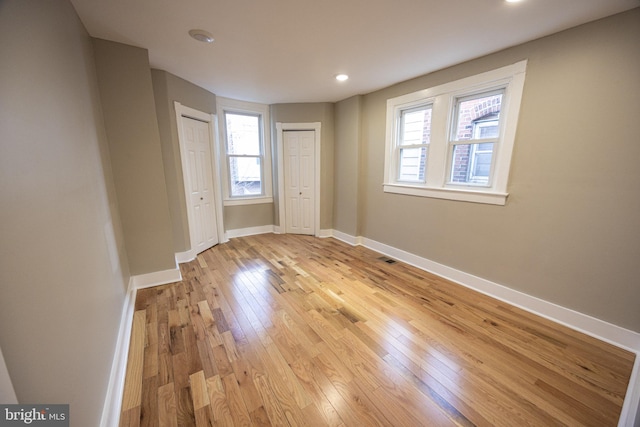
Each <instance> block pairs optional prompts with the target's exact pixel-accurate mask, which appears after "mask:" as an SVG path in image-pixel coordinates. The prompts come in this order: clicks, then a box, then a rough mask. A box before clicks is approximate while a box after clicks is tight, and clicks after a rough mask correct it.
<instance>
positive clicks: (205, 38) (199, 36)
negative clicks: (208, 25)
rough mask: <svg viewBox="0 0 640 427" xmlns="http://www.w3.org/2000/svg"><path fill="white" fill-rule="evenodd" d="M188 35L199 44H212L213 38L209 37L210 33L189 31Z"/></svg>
mask: <svg viewBox="0 0 640 427" xmlns="http://www.w3.org/2000/svg"><path fill="white" fill-rule="evenodd" d="M189 35H190V36H191V37H193V38H194V39H196V40H198V41H199V42H203V43H212V42H213V36H212V35H211V33H208V32H206V31H204V30H190V31H189Z"/></svg>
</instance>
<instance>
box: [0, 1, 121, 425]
mask: <svg viewBox="0 0 640 427" xmlns="http://www.w3.org/2000/svg"><path fill="white" fill-rule="evenodd" d="M0 58H2V59H1V61H0V94H2V95H0V205H1V206H2V207H1V208H0V236H1V238H0V295H1V296H0V347H1V348H2V353H3V355H4V358H5V361H6V364H7V367H8V370H9V373H10V375H11V379H12V381H13V385H14V387H15V391H16V394H17V397H18V399H19V401H20V402H22V403H69V404H70V405H71V419H72V425H74V426H97V425H99V422H100V416H101V413H102V408H103V405H104V402H105V396H106V391H107V384H108V379H109V374H110V370H111V364H112V361H113V359H114V349H115V343H116V336H117V333H118V327H119V322H120V317H121V311H122V307H123V303H124V297H125V288H126V283H127V282H128V278H129V275H128V271H127V266H126V255H125V251H124V246H123V244H122V233H121V230H120V227H119V223H118V215H117V203H116V198H115V196H114V185H113V181H112V178H111V170H110V168H109V153H108V148H107V143H106V136H105V130H104V125H103V123H102V116H101V111H100V109H101V107H100V98H99V95H98V87H97V83H96V76H95V66H94V59H93V54H92V46H91V39H90V38H89V36H88V34H87V33H86V31H85V30H84V27H83V26H82V24H81V23H80V21H79V20H78V18H77V16H76V14H75V11H74V10H73V8H72V6H71V4H70V3H69V2H67V1H38V2H35V1H25V0H3V1H2V2H1V3H0Z"/></svg>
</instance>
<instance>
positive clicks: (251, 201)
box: [216, 97, 273, 206]
mask: <svg viewBox="0 0 640 427" xmlns="http://www.w3.org/2000/svg"><path fill="white" fill-rule="evenodd" d="M216 104H217V112H218V114H217V115H218V118H219V126H218V129H219V136H220V159H222V161H221V162H220V163H221V165H220V166H221V169H222V182H223V189H222V193H223V204H224V206H239V205H256V204H264V203H273V179H272V174H271V129H270V118H269V106H268V105H265V104H256V103H253V102H246V101H237V100H235V99H229V98H222V97H217V100H216ZM225 112H229V113H245V114H254V115H255V114H259V115H260V116H261V120H260V124H261V126H262V129H261V131H262V144H263V147H262V156H263V157H262V158H263V160H264V164H263V165H262V179H263V182H262V185H263V188H264V194H263V195H260V196H231V191H230V189H231V183H230V182H229V165H228V164H227V125H226V122H225Z"/></svg>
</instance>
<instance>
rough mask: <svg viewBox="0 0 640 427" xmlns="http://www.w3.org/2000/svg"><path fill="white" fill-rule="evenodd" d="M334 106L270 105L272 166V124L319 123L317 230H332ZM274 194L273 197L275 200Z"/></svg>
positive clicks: (308, 104)
mask: <svg viewBox="0 0 640 427" xmlns="http://www.w3.org/2000/svg"><path fill="white" fill-rule="evenodd" d="M334 121H335V117H334V104H332V103H326V102H324V103H303V104H274V105H272V106H271V131H272V133H273V136H272V137H271V142H272V145H273V147H274V154H273V159H274V164H275V162H276V160H277V158H278V156H277V153H276V152H275V147H276V145H277V138H276V133H275V132H276V123H277V122H281V123H314V122H320V123H321V128H320V136H321V141H320V143H321V144H322V147H321V152H320V169H321V170H320V228H321V229H331V228H332V227H333V185H334V180H333V173H334V171H333V158H334V127H335V126H334ZM273 176H274V179H273V185H274V193H276V189H277V187H278V182H277V177H278V174H277V173H276V172H275V171H274V175H273ZM277 197H278V195H277V194H275V198H276V199H277ZM274 214H275V223H276V224H278V222H279V221H278V219H279V214H278V202H277V200H275V207H274Z"/></svg>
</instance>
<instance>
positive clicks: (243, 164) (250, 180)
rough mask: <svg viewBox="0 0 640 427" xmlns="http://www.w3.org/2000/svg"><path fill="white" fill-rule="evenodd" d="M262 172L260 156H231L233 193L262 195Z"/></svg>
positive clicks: (230, 168) (230, 171)
mask: <svg viewBox="0 0 640 427" xmlns="http://www.w3.org/2000/svg"><path fill="white" fill-rule="evenodd" d="M260 172H261V168H260V157H230V158H229V175H230V176H231V195H232V196H255V195H261V194H262V183H261V181H260Z"/></svg>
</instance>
